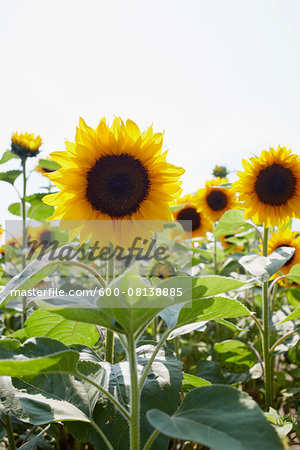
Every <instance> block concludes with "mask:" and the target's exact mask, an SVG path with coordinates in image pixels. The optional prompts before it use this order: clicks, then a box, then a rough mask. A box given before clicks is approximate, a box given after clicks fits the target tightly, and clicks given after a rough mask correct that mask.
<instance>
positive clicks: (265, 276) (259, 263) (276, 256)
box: [239, 247, 295, 282]
mask: <svg viewBox="0 0 300 450" xmlns="http://www.w3.org/2000/svg"><path fill="white" fill-rule="evenodd" d="M294 253H295V249H294V248H293V247H278V248H277V249H276V250H275V251H274V252H273V253H271V254H270V255H269V256H261V255H259V254H258V253H249V254H248V255H246V256H243V257H242V258H240V259H239V263H240V264H241V265H242V266H243V267H244V269H245V270H247V271H248V272H250V273H251V275H254V276H255V277H257V278H259V279H260V280H261V281H262V282H265V281H268V280H269V278H270V277H271V276H272V275H274V273H276V272H278V270H279V269H280V268H281V267H282V266H283V265H284V264H285V263H286V262H287V261H288V260H289V259H290V258H291V257H292V256H293V254H294Z"/></svg>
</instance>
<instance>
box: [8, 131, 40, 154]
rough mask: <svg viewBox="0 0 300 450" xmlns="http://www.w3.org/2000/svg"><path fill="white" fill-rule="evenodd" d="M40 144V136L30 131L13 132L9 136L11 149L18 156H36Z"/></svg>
mask: <svg viewBox="0 0 300 450" xmlns="http://www.w3.org/2000/svg"><path fill="white" fill-rule="evenodd" d="M41 145H42V138H41V137H40V136H34V134H32V133H20V134H18V133H13V135H12V137H11V151H12V153H15V154H16V155H18V156H20V158H28V157H32V156H36V155H37V154H38V153H39V148H40V146H41Z"/></svg>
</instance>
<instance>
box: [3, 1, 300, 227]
mask: <svg viewBox="0 0 300 450" xmlns="http://www.w3.org/2000/svg"><path fill="white" fill-rule="evenodd" d="M299 30H300V3H299V1H298V0H289V1H286V0H226V1H224V0H214V1H211V2H209V1H207V0H185V1H183V0H181V1H178V0H163V1H162V0H151V2H149V1H146V0H110V1H107V0H14V1H6V2H4V1H3V0H2V3H1V16H0V38H1V47H0V51H1V63H2V64H1V75H0V77H1V84H0V121H1V127H0V153H2V152H3V151H5V150H6V149H7V148H9V146H10V138H11V133H12V132H13V131H19V132H25V131H27V132H33V133H36V134H40V135H41V136H42V138H43V142H44V144H43V149H44V151H43V153H42V155H41V156H42V157H45V156H46V155H47V154H48V153H49V152H51V151H56V150H62V149H64V140H65V139H68V140H73V139H74V135H75V128H76V124H77V122H78V118H79V117H80V116H82V117H83V118H84V119H85V121H86V122H87V123H88V125H90V126H93V127H95V126H97V124H98V122H99V120H100V118H101V117H102V116H106V117H107V118H108V119H109V120H110V121H111V120H112V119H113V117H114V116H119V115H120V116H121V117H122V118H123V119H126V118H131V119H133V120H134V121H136V122H137V123H138V125H139V126H140V128H141V129H145V128H146V127H147V126H149V125H150V124H151V123H153V125H154V129H155V130H157V131H161V130H165V146H166V148H169V149H170V151H169V157H168V160H169V162H171V163H173V164H177V165H180V166H183V167H185V169H186V174H185V176H184V178H183V179H184V184H183V188H184V191H185V192H189V191H192V190H196V189H198V188H199V187H201V186H203V184H204V182H205V180H206V179H207V178H210V177H211V171H212V169H213V167H214V166H215V165H216V164H221V165H226V166H227V167H228V168H229V169H230V170H231V171H234V170H236V169H240V168H241V159H242V158H248V157H249V156H252V155H253V154H258V153H260V151H261V150H262V149H267V148H268V147H269V146H273V147H277V146H278V144H281V145H285V146H287V147H288V148H292V149H293V151H294V152H296V153H299V149H300V133H299V117H300V81H299V80H300V58H299V51H300V46H299V44H300V32H299ZM16 164H18V161H17V160H13V161H12V162H10V163H7V164H6V165H3V166H2V167H0V170H1V171H4V170H7V169H12V168H16ZM232 177H233V175H232ZM44 180H45V179H44V178H43V177H42V176H40V175H39V174H34V176H33V177H32V180H31V182H30V185H29V191H30V192H29V193H34V192H37V191H40V186H41V185H44V184H45V182H44ZM0 189H1V202H0V223H4V220H5V218H14V217H15V216H11V215H10V214H8V213H7V206H8V205H9V204H10V203H12V202H15V201H17V199H16V194H15V191H14V189H13V188H12V187H11V186H10V185H8V184H7V183H2V182H1V184H0Z"/></svg>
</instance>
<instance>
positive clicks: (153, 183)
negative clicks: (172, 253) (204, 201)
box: [43, 117, 184, 244]
mask: <svg viewBox="0 0 300 450" xmlns="http://www.w3.org/2000/svg"><path fill="white" fill-rule="evenodd" d="M162 144H163V134H162V133H153V130H152V127H150V128H149V129H148V130H146V131H145V132H143V133H141V132H140V130H139V128H138V126H137V125H136V124H135V123H134V122H133V121H131V120H127V122H126V123H124V122H123V121H122V120H121V119H120V118H119V117H117V118H116V119H115V120H114V122H113V124H112V126H111V127H109V126H108V125H107V124H106V121H105V119H102V120H101V121H100V123H99V125H98V127H97V128H96V129H93V128H90V127H88V126H87V125H86V124H85V122H84V120H83V119H80V120H79V127H78V129H77V133H76V137H75V142H74V143H73V142H67V143H66V151H64V152H55V153H51V155H50V156H51V157H52V159H53V160H54V161H55V162H57V164H59V165H60V166H61V168H60V169H59V170H57V171H56V172H54V173H52V174H49V175H48V177H49V179H50V180H51V181H52V182H53V183H54V184H55V185H56V186H57V187H58V188H59V189H60V192H58V193H56V194H50V195H47V196H45V197H44V198H43V201H45V203H47V204H50V205H54V206H56V207H57V208H56V211H55V213H54V215H53V216H52V217H51V218H50V219H55V220H57V219H58V220H63V221H76V220H79V221H85V223H84V224H83V225H82V226H80V231H81V237H82V238H83V239H84V240H85V239H86V238H87V237H88V236H89V237H91V238H92V241H95V240H99V238H101V240H102V242H103V241H106V242H107V241H108V242H109V241H112V242H114V243H115V244H118V243H124V240H128V239H126V238H129V235H130V234H131V233H132V232H134V233H135V234H136V233H140V232H142V231H141V229H142V228H143V229H144V228H145V227H143V226H142V224H140V225H139V221H152V222H153V221H156V220H159V221H167V220H170V219H171V217H172V216H171V213H170V209H169V205H170V203H171V202H172V201H173V200H174V197H176V196H178V195H179V194H180V192H181V188H180V184H181V183H180V182H179V177H180V175H182V174H183V173H184V170H183V169H181V168H178V167H175V166H173V165H171V164H169V163H167V162H166V155H167V152H162ZM99 220H102V221H105V222H106V224H105V225H104V224H103V225H101V226H99ZM125 221H126V223H122V222H125ZM112 222H113V223H112ZM74 227H75V224H74ZM129 229H131V230H130V231H131V233H130V232H129ZM144 231H145V230H144ZM143 234H145V233H143ZM143 234H139V235H142V236H143Z"/></svg>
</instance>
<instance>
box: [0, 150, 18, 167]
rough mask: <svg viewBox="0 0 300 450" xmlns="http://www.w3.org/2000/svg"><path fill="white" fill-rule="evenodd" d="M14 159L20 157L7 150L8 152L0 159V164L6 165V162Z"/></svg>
mask: <svg viewBox="0 0 300 450" xmlns="http://www.w3.org/2000/svg"><path fill="white" fill-rule="evenodd" d="M13 158H16V159H19V157H18V156H17V155H15V154H14V153H12V152H11V151H10V150H6V152H4V153H3V155H2V158H1V159H0V164H4V163H5V162H7V161H9V160H10V159H13Z"/></svg>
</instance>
